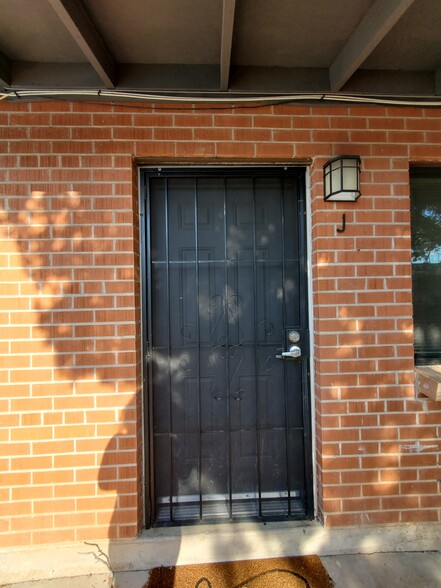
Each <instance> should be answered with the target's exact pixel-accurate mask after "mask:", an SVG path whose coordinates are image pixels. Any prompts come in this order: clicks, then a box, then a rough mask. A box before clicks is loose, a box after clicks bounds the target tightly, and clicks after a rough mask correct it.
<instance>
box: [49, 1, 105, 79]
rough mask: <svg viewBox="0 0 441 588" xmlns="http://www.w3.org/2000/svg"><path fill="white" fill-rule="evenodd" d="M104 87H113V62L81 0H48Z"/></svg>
mask: <svg viewBox="0 0 441 588" xmlns="http://www.w3.org/2000/svg"><path fill="white" fill-rule="evenodd" d="M49 2H50V4H51V5H52V7H53V8H54V10H55V12H56V13H57V15H58V16H59V18H60V19H61V21H62V22H63V24H64V26H65V27H66V28H67V30H68V31H69V33H70V34H71V35H72V37H73V38H74V40H75V42H76V43H77V45H78V46H79V47H80V49H81V51H82V52H83V53H84V55H85V56H86V58H87V59H88V61H89V63H90V64H91V65H92V67H93V68H94V70H95V71H96V73H97V74H98V76H99V77H100V79H101V81H102V82H103V84H104V85H105V86H106V88H114V87H115V72H116V67H115V62H114V60H113V58H112V56H111V54H110V52H109V50H108V49H107V47H106V45H105V43H104V41H103V40H102V38H101V36H100V34H99V33H98V30H97V29H96V27H95V25H94V23H93V21H92V19H91V18H90V16H89V14H88V13H87V11H86V9H85V8H84V5H83V3H82V2H81V0H49Z"/></svg>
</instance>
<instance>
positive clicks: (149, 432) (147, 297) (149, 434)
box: [142, 173, 156, 526]
mask: <svg viewBox="0 0 441 588" xmlns="http://www.w3.org/2000/svg"><path fill="white" fill-rule="evenodd" d="M143 178H144V181H143V189H144V190H145V193H144V199H143V201H144V202H145V208H144V222H143V238H144V239H145V242H143V245H142V253H143V256H146V258H145V257H143V263H142V268H143V287H142V292H143V308H144V309H146V312H144V313H143V328H144V333H145V336H144V339H145V337H147V341H146V342H145V347H146V348H145V351H146V353H145V356H144V362H145V363H144V365H145V370H146V371H145V374H146V377H147V386H145V388H146V390H145V399H146V403H145V406H146V408H147V414H146V415H145V417H144V418H145V424H146V436H145V439H146V440H147V439H148V443H149V447H148V452H147V451H146V452H145V453H146V464H145V471H146V472H148V473H149V480H148V484H149V486H148V500H149V509H150V513H149V518H150V521H149V526H151V524H152V522H153V521H154V520H156V497H155V493H154V488H155V476H154V453H153V450H154V433H153V431H154V429H153V362H152V359H153V328H152V315H153V309H152V290H153V288H152V242H151V193H150V179H149V178H148V177H147V174H145V173H144V175H143ZM146 491H147V485H146ZM152 497H155V500H152ZM146 498H147V497H146ZM146 509H147V504H146ZM146 524H147V521H146Z"/></svg>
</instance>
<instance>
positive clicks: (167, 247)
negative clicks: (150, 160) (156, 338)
mask: <svg viewBox="0 0 441 588" xmlns="http://www.w3.org/2000/svg"><path fill="white" fill-rule="evenodd" d="M164 182H165V185H164V188H165V203H164V204H165V263H166V268H167V269H166V272H167V274H166V275H167V280H166V286H167V294H166V296H167V304H166V308H167V311H168V315H167V321H168V324H167V332H168V343H167V364H168V385H169V400H170V411H169V442H170V446H169V450H170V496H169V498H170V503H169V508H170V510H169V517H170V521H173V398H172V375H171V319H170V311H171V309H170V243H169V233H170V231H169V194H168V178H165V180H164Z"/></svg>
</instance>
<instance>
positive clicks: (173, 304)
mask: <svg viewBox="0 0 441 588" xmlns="http://www.w3.org/2000/svg"><path fill="white" fill-rule="evenodd" d="M145 177H146V194H147V212H148V214H147V217H148V219H147V223H148V228H147V234H148V236H149V238H148V239H147V241H148V245H147V248H148V251H147V263H148V265H149V269H148V275H149V276H150V288H149V294H148V295H149V297H150V303H149V317H148V322H149V328H148V339H149V340H148V341H147V342H146V345H147V347H148V349H149V357H150V361H149V364H148V370H149V374H150V376H149V381H150V390H149V395H150V400H151V402H150V406H151V415H152V418H151V435H150V442H151V446H152V451H151V455H152V463H151V472H152V479H153V480H154V483H153V488H152V494H153V497H154V499H153V501H152V503H153V507H152V510H153V520H154V522H155V523H156V524H171V523H177V522H192V521H200V520H205V521H210V520H228V519H230V520H231V519H241V518H258V519H264V520H267V519H268V520H271V519H275V518H306V517H309V516H311V514H312V513H311V509H312V505H311V474H310V472H311V465H310V462H311V456H310V451H311V449H310V434H309V403H308V390H307V368H308V357H307V355H308V353H307V349H308V343H307V316H306V307H307V306H306V296H307V294H306V280H305V260H304V254H305V253H304V251H305V248H304V243H303V242H302V235H303V234H304V231H303V229H302V227H301V223H303V222H304V219H303V216H304V215H303V211H304V198H303V174H302V172H299V171H298V170H288V171H287V170H280V169H270V170H251V169H244V170H231V171H226V170H222V171H221V172H219V171H214V170H213V171H212V172H210V173H208V172H204V171H202V170H197V171H195V170H193V171H191V170H188V171H185V170H170V171H167V172H166V173H161V174H159V173H158V172H155V173H154V174H151V175H149V173H148V172H146V176H145ZM299 219H300V221H299ZM299 223H300V224H299ZM300 252H301V254H300ZM294 328H295V329H296V330H297V331H298V332H299V333H300V336H301V341H300V342H299V345H300V346H301V347H302V350H303V356H302V357H301V358H299V359H296V360H292V359H290V360H286V359H285V360H282V359H280V356H281V352H282V351H286V350H287V349H288V348H289V346H290V345H291V343H289V341H288V334H289V332H290V331H291V330H292V329H294Z"/></svg>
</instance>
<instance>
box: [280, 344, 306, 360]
mask: <svg viewBox="0 0 441 588" xmlns="http://www.w3.org/2000/svg"><path fill="white" fill-rule="evenodd" d="M301 355H302V350H301V349H300V347H299V346H298V345H291V347H290V348H289V351H283V352H282V354H281V355H276V358H277V359H297V358H298V357H300V356H301Z"/></svg>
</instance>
